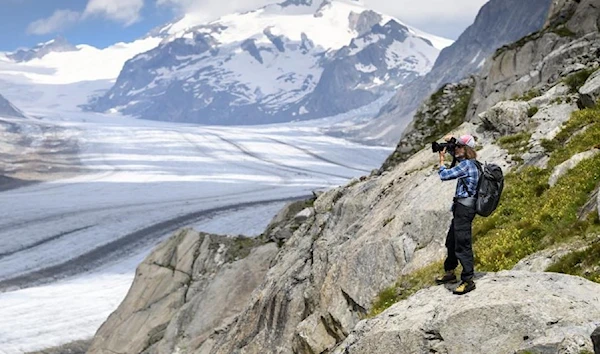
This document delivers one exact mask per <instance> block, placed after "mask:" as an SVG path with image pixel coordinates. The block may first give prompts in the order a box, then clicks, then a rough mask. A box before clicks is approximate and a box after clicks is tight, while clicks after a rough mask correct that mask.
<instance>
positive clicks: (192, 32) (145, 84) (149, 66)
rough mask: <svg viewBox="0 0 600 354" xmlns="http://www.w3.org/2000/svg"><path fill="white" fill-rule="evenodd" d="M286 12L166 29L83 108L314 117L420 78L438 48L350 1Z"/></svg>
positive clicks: (271, 9)
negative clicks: (156, 44)
mask: <svg viewBox="0 0 600 354" xmlns="http://www.w3.org/2000/svg"><path fill="white" fill-rule="evenodd" d="M283 4H285V5H286V6H282V5H281V4H273V5H267V6H265V7H263V8H260V9H259V10H255V11H250V12H246V13H244V14H232V15H226V16H223V17H222V18H221V19H219V20H216V21H213V22H210V23H208V24H205V25H198V26H191V27H189V28H188V29H187V30H181V29H180V28H179V27H180V26H178V25H177V23H176V24H175V25H173V26H165V27H164V28H163V29H162V30H161V31H162V33H164V34H168V36H166V37H165V39H164V40H163V41H162V43H161V45H160V46H159V47H157V48H155V49H153V50H151V51H149V52H146V53H143V54H140V55H138V56H136V57H135V58H133V59H131V60H130V61H128V62H127V63H126V64H125V67H124V68H123V70H122V72H121V74H120V75H119V78H118V79H117V82H116V83H115V86H114V87H113V88H112V89H111V90H110V91H109V92H107V93H106V94H105V95H104V96H101V97H98V98H97V99H96V100H94V101H92V102H91V103H90V105H89V106H88V108H89V109H91V110H94V111H99V112H105V111H113V112H122V113H125V114H131V115H134V116H139V117H142V118H147V119H154V120H171V121H180V122H194V123H204V124H257V123H273V122H283V121H291V120H306V119H313V118H320V117H325V116H329V115H334V114H337V113H343V112H346V111H348V110H351V109H354V108H358V107H360V106H363V105H366V104H368V103H371V102H373V101H374V100H376V99H377V98H379V97H381V96H382V95H383V94H384V93H385V92H389V91H391V90H393V89H395V88H396V87H398V86H399V85H403V84H406V83H408V82H410V81H412V80H414V79H415V78H416V77H418V76H421V75H424V74H425V73H426V72H427V71H428V70H429V69H430V67H431V66H432V65H433V62H434V60H435V58H436V57H437V55H438V48H436V47H440V46H442V45H444V41H443V40H442V39H440V38H439V37H435V36H428V35H425V34H422V33H421V32H420V31H417V30H414V29H412V28H410V27H408V26H406V25H404V24H402V23H401V22H400V21H398V20H395V19H393V18H391V17H389V16H385V15H382V14H378V13H376V12H374V11H372V10H368V9H366V8H364V7H361V6H359V5H358V4H359V3H358V2H355V1H341V0H334V1H323V2H321V3H320V4H318V3H317V2H310V1H309V2H287V3H283ZM298 4H302V5H298ZM182 21H184V20H182ZM184 22H185V21H184ZM186 23H187V22H186ZM188 25H189V23H188ZM161 31H159V32H161ZM323 33H328V35H323ZM383 53H385V58H386V60H385V61H382V60H380V58H382V57H383V56H384V55H382V54H383ZM328 73H329V74H328ZM339 73H342V74H339ZM386 74H387V76H386ZM324 81H327V82H324ZM322 97H329V101H327V102H323V100H322V99H321V98H322ZM331 101H333V102H331Z"/></svg>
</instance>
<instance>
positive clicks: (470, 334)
mask: <svg viewBox="0 0 600 354" xmlns="http://www.w3.org/2000/svg"><path fill="white" fill-rule="evenodd" d="M575 288H576V289H577V291H573V290H572V289H575ZM598 294H600V284H596V283H592V282H590V281H587V280H584V279H581V278H578V277H573V276H568V275H562V274H551V273H529V272H500V273H496V274H488V275H486V276H484V277H483V278H482V279H481V280H479V281H477V289H476V290H475V291H473V292H472V293H469V294H468V295H466V296H462V297H457V296H455V295H453V294H452V293H451V292H450V291H449V290H448V289H446V288H445V287H442V286H439V287H434V288H430V289H426V290H422V291H420V292H418V293H417V294H415V295H414V296H413V297H411V298H409V299H408V300H405V301H402V302H400V303H398V304H396V305H394V306H392V307H391V308H389V309H388V310H387V311H385V312H384V313H383V314H381V315H379V316H378V317H376V318H373V319H370V320H365V321H362V322H360V323H359V324H358V325H357V326H356V328H355V329H354V331H352V332H351V333H350V335H349V336H348V338H347V339H346V340H345V341H344V342H343V343H342V344H341V345H339V346H338V347H337V348H336V349H335V350H334V351H333V353H334V354H358V353H378V354H388V353H389V354H392V353H393V354H402V353H406V354H409V353H410V354H413V353H447V354H453V353H457V354H458V353H460V354H469V353H473V354H479V353H487V354H495V353H497V354H506V353H515V352H517V353H526V352H529V353H573V354H576V353H580V352H581V351H583V350H591V349H592V342H591V341H590V339H589V334H590V333H591V332H592V330H593V329H594V328H596V326H597V325H598V323H600V322H599V321H600V301H599V295H598Z"/></svg>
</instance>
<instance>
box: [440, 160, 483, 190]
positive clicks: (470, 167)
mask: <svg viewBox="0 0 600 354" xmlns="http://www.w3.org/2000/svg"><path fill="white" fill-rule="evenodd" d="M438 173H439V175H440V178H441V179H442V181H449V180H453V179H459V183H458V184H457V185H456V194H455V195H454V197H455V198H468V197H474V196H475V194H476V193H477V183H478V182H479V170H478V169H477V166H476V165H475V161H473V160H462V161H460V163H459V164H458V165H456V167H454V168H451V169H447V168H446V166H440V170H439V172H438ZM464 182H466V183H464ZM465 186H466V187H467V188H468V190H467V189H465Z"/></svg>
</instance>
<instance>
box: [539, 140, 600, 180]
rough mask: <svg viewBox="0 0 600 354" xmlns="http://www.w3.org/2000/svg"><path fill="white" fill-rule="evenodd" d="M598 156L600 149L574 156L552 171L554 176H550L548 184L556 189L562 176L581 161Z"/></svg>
mask: <svg viewBox="0 0 600 354" xmlns="http://www.w3.org/2000/svg"><path fill="white" fill-rule="evenodd" d="M598 154H600V149H593V150H589V151H585V152H582V153H579V154H577V155H574V156H573V157H571V158H570V159H569V160H567V161H565V162H563V163H561V164H560V165H558V166H556V167H555V168H554V171H552V175H550V178H549V179H548V184H549V185H550V187H554V185H555V184H556V182H558V180H559V179H560V178H561V177H562V176H564V175H565V174H566V173H567V172H569V171H570V170H572V169H573V168H575V167H576V166H577V165H579V163H580V162H581V161H584V160H588V159H591V158H592V157H594V156H596V155H598Z"/></svg>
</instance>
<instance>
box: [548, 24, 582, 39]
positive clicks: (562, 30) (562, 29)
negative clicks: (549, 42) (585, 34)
mask: <svg viewBox="0 0 600 354" xmlns="http://www.w3.org/2000/svg"><path fill="white" fill-rule="evenodd" d="M550 32H552V33H556V34H558V35H559V36H561V37H575V36H576V33H575V32H573V31H571V30H570V29H568V28H567V27H566V26H565V25H561V26H558V27H555V28H552V29H551V30H550Z"/></svg>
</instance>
